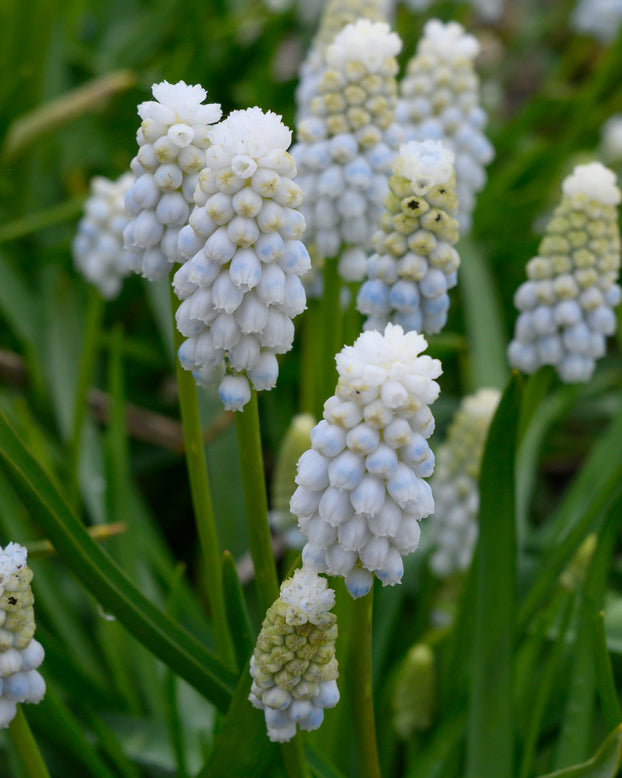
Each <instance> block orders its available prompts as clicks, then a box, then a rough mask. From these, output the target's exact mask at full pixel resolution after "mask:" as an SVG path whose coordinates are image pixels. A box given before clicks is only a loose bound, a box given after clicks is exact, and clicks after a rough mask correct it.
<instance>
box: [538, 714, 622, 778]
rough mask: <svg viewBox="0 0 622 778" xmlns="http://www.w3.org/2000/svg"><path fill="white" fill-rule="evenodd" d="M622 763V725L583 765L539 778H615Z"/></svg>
mask: <svg viewBox="0 0 622 778" xmlns="http://www.w3.org/2000/svg"><path fill="white" fill-rule="evenodd" d="M621 761H622V724H620V725H619V726H617V727H616V728H615V729H614V730H613V732H612V733H611V734H610V735H608V737H607V738H606V740H605V741H604V743H603V744H602V746H601V747H600V748H599V749H598V751H597V752H596V754H595V756H593V757H592V759H590V760H589V761H587V762H583V764H577V765H573V766H572V767H566V768H565V769H563V770H558V771H557V772H555V773H547V774H546V775H542V776H540V778H615V776H616V775H617V774H618V770H619V769H620V763H621Z"/></svg>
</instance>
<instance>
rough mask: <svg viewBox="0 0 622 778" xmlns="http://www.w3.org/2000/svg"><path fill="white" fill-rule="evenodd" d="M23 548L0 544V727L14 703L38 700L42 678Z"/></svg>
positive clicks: (10, 716)
mask: <svg viewBox="0 0 622 778" xmlns="http://www.w3.org/2000/svg"><path fill="white" fill-rule="evenodd" d="M26 558H27V551H26V549H25V548H23V547H22V546H20V545H18V544H17V543H9V544H8V545H7V546H6V547H5V548H4V549H2V548H0V727H8V725H9V724H10V723H11V721H12V720H13V718H14V717H15V714H16V713H17V703H19V702H32V703H38V702H41V700H42V699H43V695H44V694H45V681H44V680H43V678H42V676H41V675H40V674H39V672H38V671H37V669H36V668H37V667H39V665H40V664H41V662H42V661H43V657H44V651H43V646H42V645H41V643H39V642H38V641H36V640H34V637H33V636H34V633H35V617H34V610H33V607H32V606H33V603H34V597H33V596H32V590H31V588H30V582H31V580H32V570H31V569H30V568H29V567H28V565H27V562H26Z"/></svg>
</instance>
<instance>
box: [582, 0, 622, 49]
mask: <svg viewBox="0 0 622 778" xmlns="http://www.w3.org/2000/svg"><path fill="white" fill-rule="evenodd" d="M572 25H573V27H574V28H575V30H579V32H584V33H586V34H587V35H591V36H593V37H594V38H596V39H597V40H599V41H600V42H601V43H612V42H613V41H614V40H615V39H616V38H617V36H618V33H619V32H620V27H621V26H622V0H578V2H577V5H576V6H575V9H574V12H573V14H572Z"/></svg>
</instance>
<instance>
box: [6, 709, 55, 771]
mask: <svg viewBox="0 0 622 778" xmlns="http://www.w3.org/2000/svg"><path fill="white" fill-rule="evenodd" d="M9 735H10V737H11V740H12V741H13V745H14V746H15V750H16V751H17V753H18V755H19V759H20V762H21V763H22V764H23V766H24V769H25V772H26V775H28V778H50V773H49V772H48V769H47V767H46V766H45V762H44V761H43V757H42V756H41V752H40V751H39V746H38V745H37V741H36V740H35V739H34V737H33V734H32V732H31V730H30V727H29V725H28V722H27V721H26V716H24V712H23V711H22V706H21V705H18V706H17V714H16V716H15V718H14V719H13V721H12V722H11V723H10V724H9Z"/></svg>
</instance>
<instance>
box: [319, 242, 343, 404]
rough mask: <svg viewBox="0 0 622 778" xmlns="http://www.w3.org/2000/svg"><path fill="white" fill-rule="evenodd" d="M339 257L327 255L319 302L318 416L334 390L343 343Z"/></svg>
mask: <svg viewBox="0 0 622 778" xmlns="http://www.w3.org/2000/svg"><path fill="white" fill-rule="evenodd" d="M337 263H338V259H337V257H333V258H331V259H326V261H325V263H324V292H323V294H322V299H321V302H320V306H321V310H320V326H321V330H320V332H321V335H320V336H319V339H320V343H321V346H322V351H321V354H322V357H321V359H322V364H321V365H320V381H319V390H320V396H319V397H317V398H316V411H315V412H316V417H317V418H318V419H319V418H320V417H321V416H322V409H323V407H324V402H325V401H326V400H327V398H329V397H330V396H331V395H332V394H333V393H334V391H335V384H336V383H337V368H336V367H335V354H336V353H337V352H338V351H340V350H341V348H342V346H343V310H342V308H341V301H340V296H341V294H340V293H341V276H340V275H339V272H338V271H337Z"/></svg>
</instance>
